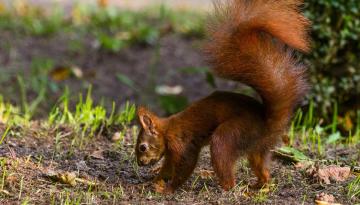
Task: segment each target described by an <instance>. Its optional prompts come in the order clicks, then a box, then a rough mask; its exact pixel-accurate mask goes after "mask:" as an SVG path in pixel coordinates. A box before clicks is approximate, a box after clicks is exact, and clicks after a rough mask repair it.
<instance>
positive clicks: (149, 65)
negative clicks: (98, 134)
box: [0, 0, 360, 131]
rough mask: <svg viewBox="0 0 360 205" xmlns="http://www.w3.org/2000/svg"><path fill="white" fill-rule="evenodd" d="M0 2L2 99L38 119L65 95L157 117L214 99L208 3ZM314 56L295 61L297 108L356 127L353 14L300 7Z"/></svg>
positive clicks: (341, 6)
mask: <svg viewBox="0 0 360 205" xmlns="http://www.w3.org/2000/svg"><path fill="white" fill-rule="evenodd" d="M161 3H164V1H154V2H149V1H122V2H121V3H119V1H106V0H98V1H78V2H77V3H74V2H73V1H45V0H42V1H40V0H38V1H36V0H32V1H25V0H16V1H5V0H3V1H0V39H1V42H0V95H1V96H2V97H1V98H0V99H1V101H4V102H10V103H11V104H13V105H15V106H18V107H19V109H20V111H19V112H21V111H26V112H28V113H29V115H30V116H31V118H33V119H38V118H41V117H43V116H45V115H46V114H47V113H48V112H49V111H50V110H51V109H53V108H54V106H56V102H57V100H58V99H59V98H60V96H62V95H63V93H64V90H65V89H67V88H68V90H69V92H70V93H71V95H70V101H76V100H78V98H79V97H78V96H79V95H78V93H86V92H87V91H88V90H89V88H90V87H91V88H92V94H93V96H94V99H95V101H96V102H97V103H101V104H104V105H105V106H107V107H111V106H112V103H113V101H114V102H115V103H116V104H119V105H124V104H125V103H126V102H128V101H130V102H134V103H137V104H140V103H141V104H146V105H149V106H150V107H152V108H153V109H155V110H157V111H158V112H160V113H163V114H171V113H175V112H178V111H179V110H181V109H183V108H184V107H185V106H186V105H187V104H188V103H189V102H191V101H193V100H195V99H198V98H200V97H202V96H205V95H207V94H209V93H210V92H211V91H213V90H216V89H224V90H232V91H241V92H245V93H248V94H250V95H252V94H253V91H252V90H251V89H249V88H247V87H246V86H243V85H238V84H236V83H233V82H227V81H222V80H219V79H216V78H215V77H214V76H213V75H212V74H211V72H210V68H209V67H208V65H207V64H206V63H205V62H204V58H203V56H202V53H201V46H202V43H203V42H204V39H205V38H204V37H205V33H204V31H205V26H206V18H207V15H208V11H210V10H211V1H206V0H204V1H196V2H194V1H184V2H181V3H179V2H176V1H166V4H161ZM303 10H304V12H305V15H306V16H307V17H309V18H310V19H311V21H312V22H313V25H312V30H311V35H312V38H313V45H312V47H313V51H312V52H311V53H310V54H309V55H306V56H302V58H303V59H304V61H305V63H306V64H307V66H308V68H309V80H310V82H311V88H312V89H311V91H310V93H309V94H308V96H307V97H306V99H305V100H304V102H303V104H302V109H303V110H305V111H308V110H311V112H314V113H315V115H316V117H317V118H318V119H320V120H321V121H323V122H333V121H334V116H335V118H336V121H337V124H338V127H339V128H340V129H341V130H343V131H351V130H353V129H355V127H356V124H357V122H358V121H359V119H360V114H359V109H360V99H359V98H360V63H359V59H360V39H359V38H360V4H359V2H358V1H357V0H316V1H315V0H308V1H305V5H304V7H303Z"/></svg>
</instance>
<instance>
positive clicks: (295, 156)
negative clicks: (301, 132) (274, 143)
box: [275, 146, 310, 162]
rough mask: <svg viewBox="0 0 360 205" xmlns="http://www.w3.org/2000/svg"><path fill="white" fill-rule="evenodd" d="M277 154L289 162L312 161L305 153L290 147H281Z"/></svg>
mask: <svg viewBox="0 0 360 205" xmlns="http://www.w3.org/2000/svg"><path fill="white" fill-rule="evenodd" d="M275 154H276V155H277V156H278V157H281V158H283V159H286V160H288V161H293V162H301V161H310V159H309V158H308V157H307V156H306V155H305V154H304V153H302V152H300V151H299V150H297V149H295V148H293V147H288V146H284V147H281V148H279V149H277V150H276V151H275Z"/></svg>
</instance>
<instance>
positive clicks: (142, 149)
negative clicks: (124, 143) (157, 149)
mask: <svg viewBox="0 0 360 205" xmlns="http://www.w3.org/2000/svg"><path fill="white" fill-rule="evenodd" d="M147 148H148V146H147V145H146V144H141V145H140V146H139V151H140V152H146V150H147Z"/></svg>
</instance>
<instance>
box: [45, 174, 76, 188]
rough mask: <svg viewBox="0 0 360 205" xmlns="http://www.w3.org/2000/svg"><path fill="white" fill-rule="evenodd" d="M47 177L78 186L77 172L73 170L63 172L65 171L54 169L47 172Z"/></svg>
mask: <svg viewBox="0 0 360 205" xmlns="http://www.w3.org/2000/svg"><path fill="white" fill-rule="evenodd" d="M45 175H46V176H47V177H49V178H50V179H52V180H54V181H57V182H61V183H63V184H69V185H71V186H76V180H75V179H76V174H75V173H72V172H63V173H56V172H54V171H48V172H47V173H45Z"/></svg>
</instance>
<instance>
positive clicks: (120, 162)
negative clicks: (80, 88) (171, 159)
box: [0, 122, 360, 204]
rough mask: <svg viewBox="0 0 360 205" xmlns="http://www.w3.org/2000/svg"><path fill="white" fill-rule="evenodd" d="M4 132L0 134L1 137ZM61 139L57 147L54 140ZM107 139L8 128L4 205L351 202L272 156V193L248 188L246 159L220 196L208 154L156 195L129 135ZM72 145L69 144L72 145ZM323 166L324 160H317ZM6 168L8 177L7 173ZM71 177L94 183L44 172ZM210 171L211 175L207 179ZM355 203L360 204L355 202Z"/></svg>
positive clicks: (334, 187) (346, 155)
mask: <svg viewBox="0 0 360 205" xmlns="http://www.w3.org/2000/svg"><path fill="white" fill-rule="evenodd" d="M4 129H5V126H4V125H2V126H1V129H0V136H1V135H2V133H3V131H4ZM59 133H60V135H62V137H60V139H59V140H58V141H57V142H56V141H55V139H56V135H58V134H59ZM109 137H110V136H98V137H94V138H91V139H85V142H86V143H84V145H83V147H82V148H79V146H77V145H76V144H77V143H73V140H74V139H75V141H76V140H78V138H79V136H76V134H75V132H73V130H72V128H70V127H66V126H62V127H58V128H51V127H48V126H45V125H41V124H39V123H36V122H33V123H32V124H31V125H30V127H17V128H13V129H12V132H11V134H10V135H9V136H8V137H7V138H6V139H5V141H4V143H3V144H2V145H0V156H1V161H2V162H4V163H3V165H2V167H1V170H0V171H1V172H0V173H2V175H3V181H4V183H3V184H4V185H3V190H6V191H5V192H4V191H3V192H2V193H0V203H1V204H19V202H20V201H24V200H28V201H29V202H30V204H50V203H55V204H61V203H65V202H66V197H68V198H69V199H71V200H73V201H76V200H77V199H79V200H80V201H81V202H82V203H84V204H158V203H161V204H164V203H165V204H255V203H256V204H257V203H259V204H313V203H314V200H315V198H316V196H317V195H318V194H320V193H326V194H331V195H333V196H334V197H335V199H336V202H338V203H342V204H354V203H355V202H356V201H350V200H349V198H348V197H347V189H346V186H347V184H348V183H349V181H350V180H352V179H353V177H350V178H349V179H348V180H346V181H345V182H337V183H332V184H330V185H325V184H321V183H318V182H316V181H314V179H312V178H311V177H309V176H308V175H307V174H306V173H305V172H304V171H301V170H299V169H297V168H295V166H294V165H293V163H289V162H287V161H284V160H283V159H278V158H274V161H273V163H272V170H271V173H272V176H273V183H272V185H271V186H270V188H269V189H264V190H262V191H258V190H252V189H250V188H249V186H248V185H249V184H250V183H253V182H254V181H255V177H254V176H253V175H252V173H251V172H250V169H249V168H248V166H247V163H246V161H244V160H240V161H239V164H238V167H237V170H238V179H237V180H238V182H239V184H238V187H237V188H235V189H234V190H233V191H230V192H224V191H223V190H222V189H221V188H220V187H219V185H218V183H217V179H216V177H215V176H213V174H212V172H211V170H212V168H211V166H210V158H209V153H208V150H207V149H204V150H203V152H202V154H201V159H200V161H199V163H198V166H197V168H196V170H195V172H194V174H193V175H192V177H191V178H190V179H189V180H188V181H187V182H186V183H185V184H184V185H183V186H182V187H181V189H180V190H178V191H177V192H176V193H175V194H174V195H171V196H161V195H159V194H156V193H155V192H154V189H153V187H152V184H151V179H152V178H153V177H154V176H155V175H156V171H154V168H153V167H145V168H143V167H137V166H136V162H135V159H134V154H133V153H134V152H133V144H132V140H133V137H134V136H132V135H127V137H126V138H125V141H122V142H111V141H110V140H109ZM72 144H73V145H72ZM359 148H360V147H357V148H356V147H355V148H354V150H344V149H339V150H338V149H334V150H329V151H328V153H327V154H328V156H329V159H331V158H332V157H334V156H340V155H339V154H334V153H342V155H341V157H336V158H337V160H338V162H337V163H338V164H347V163H349V161H347V160H345V161H344V160H343V159H351V158H354V157H355V159H356V157H357V160H359V154H358V153H357V151H356V150H358V149H359ZM321 163H324V162H321ZM4 169H5V173H6V174H5V175H4V174H3V173H4ZM52 172H56V173H66V172H69V173H75V174H76V176H77V177H78V178H79V179H82V180H86V181H90V182H92V183H96V184H94V185H89V183H88V184H87V183H77V184H76V185H75V186H71V185H69V184H66V183H60V182H56V181H54V180H52V179H51V178H50V177H49V175H50V174H49V173H52ZM204 173H210V174H204ZM357 202H358V203H359V199H358V200H357Z"/></svg>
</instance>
